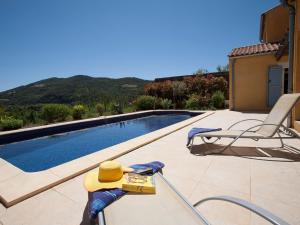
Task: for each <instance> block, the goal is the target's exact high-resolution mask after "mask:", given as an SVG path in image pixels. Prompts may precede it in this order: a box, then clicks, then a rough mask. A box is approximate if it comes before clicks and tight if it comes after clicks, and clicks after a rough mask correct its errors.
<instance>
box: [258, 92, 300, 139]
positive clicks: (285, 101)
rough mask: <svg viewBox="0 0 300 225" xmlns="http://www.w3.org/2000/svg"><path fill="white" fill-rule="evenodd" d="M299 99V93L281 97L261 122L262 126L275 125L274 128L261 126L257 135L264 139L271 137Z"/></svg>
mask: <svg viewBox="0 0 300 225" xmlns="http://www.w3.org/2000/svg"><path fill="white" fill-rule="evenodd" d="M299 99H300V93H296V94H285V95H282V96H281V97H280V98H279V99H278V101H277V102H276V104H275V105H274V106H273V108H272V110H271V112H270V113H269V115H268V116H267V118H266V119H265V121H264V122H263V124H275V126H270V125H263V126H262V127H261V128H260V129H259V130H258V131H257V133H259V134H261V135H263V136H265V137H272V136H273V135H274V134H275V133H276V131H277V130H278V129H279V127H280V125H281V124H282V123H283V121H284V120H285V119H286V118H287V116H288V114H289V112H290V111H291V110H292V108H293V107H294V105H295V104H296V103H297V101H298V100H299Z"/></svg>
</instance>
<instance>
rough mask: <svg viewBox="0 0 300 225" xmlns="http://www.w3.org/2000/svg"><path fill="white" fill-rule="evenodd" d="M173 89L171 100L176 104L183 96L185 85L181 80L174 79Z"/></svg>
mask: <svg viewBox="0 0 300 225" xmlns="http://www.w3.org/2000/svg"><path fill="white" fill-rule="evenodd" d="M172 89H173V102H174V104H175V106H178V105H179V103H181V101H182V99H183V97H184V96H185V92H186V85H185V83H184V82H183V81H174V82H173V83H172Z"/></svg>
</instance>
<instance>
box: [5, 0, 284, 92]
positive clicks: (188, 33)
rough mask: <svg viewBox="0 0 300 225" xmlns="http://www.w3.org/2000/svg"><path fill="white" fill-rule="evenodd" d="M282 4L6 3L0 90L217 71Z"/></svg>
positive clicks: (252, 0) (177, 0)
mask: <svg viewBox="0 0 300 225" xmlns="http://www.w3.org/2000/svg"><path fill="white" fill-rule="evenodd" d="M277 4H279V0H264V1H261V0H248V1H246V0H242V1H240V0H227V1H224V0H218V1H204V0H106V1H103V0H26V1H24V0H0V34H1V35H0V91H3V90H6V89H10V88H13V87H16V86H19V85H24V84H28V83H31V82H34V81H37V80H41V79H45V78H48V77H53V76H55V77H68V76H72V75H76V74H85V75H91V76H98V77H100V76H101V77H102V76H105V77H114V78H117V77H123V76H136V77H140V78H144V79H154V78H156V77H163V76H171V75H183V74H191V73H193V72H195V71H196V70H197V69H199V68H206V69H208V70H209V71H215V68H216V66H217V65H225V64H226V63H227V61H228V58H227V54H228V53H229V52H230V50H231V49H232V48H234V47H239V46H243V45H248V44H255V43H257V42H258V41H259V40H258V34H259V22H260V14H261V13H262V12H264V11H266V10H267V9H269V8H271V7H273V6H275V5H277Z"/></svg>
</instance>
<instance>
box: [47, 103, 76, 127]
mask: <svg viewBox="0 0 300 225" xmlns="http://www.w3.org/2000/svg"><path fill="white" fill-rule="evenodd" d="M69 115H70V108H69V107H68V106H67V105H63V104H47V105H44V106H43V108H42V118H43V119H44V120H45V121H47V122H48V123H52V122H54V121H58V122H59V121H64V120H66V118H67V117H68V116H69Z"/></svg>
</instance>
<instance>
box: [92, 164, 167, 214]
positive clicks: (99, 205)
mask: <svg viewBox="0 0 300 225" xmlns="http://www.w3.org/2000/svg"><path fill="white" fill-rule="evenodd" d="M164 166H165V165H164V164H163V163H162V162H159V161H154V162H150V163H145V164H135V165H132V166H130V167H131V168H133V169H135V170H137V169H146V168H149V167H150V168H152V171H153V174H154V173H157V172H158V171H159V170H161V169H162V168H163V167H164ZM124 194H126V191H123V190H122V189H121V188H116V189H109V190H100V191H95V192H89V193H88V195H89V203H88V205H89V216H90V218H91V219H95V218H97V215H98V213H99V212H100V211H102V210H103V209H104V208H105V207H106V206H108V205H110V204H111V203H113V202H114V201H116V200H118V199H119V198H121V197H122V196H123V195H124Z"/></svg>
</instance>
